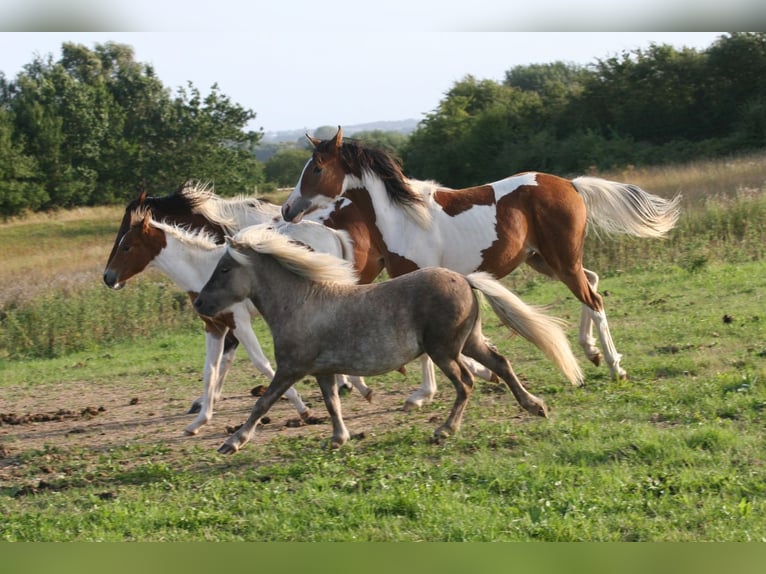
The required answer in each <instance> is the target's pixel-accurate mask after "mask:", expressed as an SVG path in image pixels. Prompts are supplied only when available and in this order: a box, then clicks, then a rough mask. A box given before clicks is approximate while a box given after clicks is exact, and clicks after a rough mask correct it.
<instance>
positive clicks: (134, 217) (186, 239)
mask: <svg viewBox="0 0 766 574" xmlns="http://www.w3.org/2000/svg"><path fill="white" fill-rule="evenodd" d="M147 213H148V214H149V221H148V223H149V225H151V226H152V227H154V228H156V229H159V230H160V231H162V232H164V233H165V234H166V235H170V236H172V237H174V238H175V239H177V240H178V241H180V242H181V243H184V244H186V245H190V246H192V247H196V248H199V249H204V250H206V251H212V250H214V249H220V247H221V244H220V243H218V242H217V241H216V237H215V235H214V234H212V233H210V232H209V231H207V230H205V229H191V228H189V227H188V226H186V225H178V224H171V223H167V222H165V221H161V220H157V219H154V217H153V216H152V212H151V209H150V208H149V207H146V206H144V207H138V208H137V209H135V210H133V212H132V213H131V214H130V226H131V227H133V226H135V225H142V224H143V222H144V218H145V217H146V214H147Z"/></svg>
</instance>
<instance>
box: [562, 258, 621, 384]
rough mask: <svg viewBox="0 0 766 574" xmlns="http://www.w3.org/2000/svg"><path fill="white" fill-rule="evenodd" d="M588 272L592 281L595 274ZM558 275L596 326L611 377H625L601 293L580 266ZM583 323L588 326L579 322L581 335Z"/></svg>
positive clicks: (586, 323)
mask: <svg viewBox="0 0 766 574" xmlns="http://www.w3.org/2000/svg"><path fill="white" fill-rule="evenodd" d="M590 274H591V281H592V280H593V277H594V276H595V275H596V274H595V273H593V272H592V271H591V272H590ZM559 276H560V278H561V280H562V281H563V282H564V283H565V284H566V286H567V287H569V289H570V290H571V291H572V293H574V294H575V296H576V297H577V298H578V299H579V300H580V301H582V302H583V304H584V305H586V308H585V309H584V311H585V312H586V313H587V314H588V315H590V319H591V321H592V323H593V324H595V326H596V331H597V332H598V338H599V340H600V341H601V350H602V351H603V353H604V362H606V364H607V366H608V367H609V370H610V371H611V373H612V377H614V378H617V379H627V378H628V375H627V373H626V372H625V369H623V368H622V367H620V359H622V355H620V354H619V353H618V352H617V349H616V348H615V346H614V341H613V340H612V334H611V332H610V331H609V323H608V322H607V320H606V311H604V302H603V300H602V299H601V295H599V294H598V293H597V292H596V291H595V289H593V287H592V286H591V282H590V281H589V280H588V276H587V274H586V273H585V270H584V269H583V268H582V267H581V266H580V268H579V269H578V270H572V271H570V272H568V273H561V274H560V275H559ZM596 283H598V282H596ZM583 324H585V327H586V328H587V327H588V322H587V321H581V322H580V333H581V335H582V331H583ZM595 362H596V361H594V363H595Z"/></svg>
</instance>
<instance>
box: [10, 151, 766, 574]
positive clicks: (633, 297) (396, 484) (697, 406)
mask: <svg viewBox="0 0 766 574" xmlns="http://www.w3.org/2000/svg"><path fill="white" fill-rule="evenodd" d="M759 157H760V156H758V157H756V158H755V160H754V159H753V158H742V159H741V160H732V161H729V162H724V163H722V162H719V163H715V164H707V163H704V164H703V163H700V164H690V165H689V166H685V167H684V168H683V169H680V168H679V169H678V170H669V169H668V168H663V169H662V170H660V171H657V172H652V171H643V172H634V173H631V174H627V175H625V176H624V177H622V176H614V177H613V179H621V180H627V181H634V182H635V183H638V184H639V185H642V186H644V187H645V188H646V189H648V190H651V191H655V192H659V193H661V194H663V195H666V196H669V195H671V194H674V193H676V192H679V191H680V192H683V193H684V196H685V198H686V199H685V203H684V210H683V215H682V218H681V220H680V221H679V225H678V228H677V229H676V230H674V232H673V233H672V234H671V236H670V237H669V238H668V239H666V240H664V241H653V240H634V239H631V238H623V237H613V238H607V239H598V238H596V237H595V236H589V237H588V239H587V245H586V252H585V264H586V266H587V267H588V268H591V269H593V270H595V271H596V272H598V273H599V274H600V276H601V283H600V285H599V290H600V292H601V293H602V294H603V295H604V302H605V305H606V310H607V315H608V317H609V324H610V327H611V331H612V334H613V337H614V340H615V344H616V346H617V349H618V351H619V352H620V353H622V355H623V360H622V365H623V367H624V368H625V369H627V371H628V375H629V379H628V380H627V381H614V380H612V379H611V378H610V376H609V374H608V371H607V370H606V368H605V367H600V368H597V367H595V366H593V365H591V364H589V363H586V361H585V360H584V359H583V358H582V357H581V353H580V352H579V347H577V344H576V332H575V331H576V325H577V323H578V321H579V314H580V306H579V304H578V303H577V302H576V301H575V300H574V298H573V296H572V295H571V294H570V293H569V291H567V290H566V288H565V287H564V286H563V285H562V284H561V283H557V282H553V281H550V280H548V279H545V278H543V277H541V276H540V275H537V274H535V273H534V272H533V271H531V270H529V269H526V268H522V269H519V270H518V271H516V272H514V273H513V274H512V275H511V276H509V277H508V278H506V279H505V282H506V284H507V285H508V286H509V287H510V288H511V289H513V290H514V291H515V292H517V293H518V294H519V295H520V296H521V297H522V298H523V299H524V300H525V301H527V302H529V303H535V304H541V305H549V308H548V312H549V313H550V314H552V315H555V316H558V317H562V318H565V319H566V320H568V321H569V322H570V324H571V326H570V328H569V330H568V335H569V338H570V342H571V343H572V346H573V348H575V350H576V354H577V355H578V357H580V361H581V364H582V365H583V367H584V371H585V376H586V381H587V383H586V385H585V386H584V387H583V388H572V387H571V386H568V383H566V382H565V380H564V379H563V377H562V376H561V375H560V374H559V373H557V372H555V371H554V370H553V369H552V368H551V365H550V363H549V362H548V361H546V360H545V359H544V358H543V357H542V356H541V354H540V353H539V352H538V351H537V350H536V349H534V348H532V347H531V346H530V345H529V344H527V343H525V342H524V341H520V340H519V338H517V337H510V336H509V335H508V333H507V332H506V331H505V330H504V329H503V328H501V327H500V326H499V322H498V321H497V320H496V319H494V318H492V316H491V313H490V314H487V313H489V312H487V313H485V321H484V323H485V332H486V333H487V334H488V335H489V336H490V337H491V338H492V340H493V341H494V343H495V344H496V345H497V346H498V347H499V348H500V350H501V351H502V352H503V353H504V354H506V355H507V356H508V357H509V358H510V359H511V360H512V361H513V362H514V368H515V369H516V371H517V373H518V374H519V376H520V378H521V379H522V381H523V382H524V384H525V385H526V386H527V387H528V388H529V389H530V391H532V392H533V393H535V394H536V395H538V396H540V397H542V398H544V399H545V401H546V403H547V404H548V406H549V407H550V409H551V417H550V418H549V419H547V420H542V419H537V418H533V417H531V416H529V415H527V414H525V413H523V412H521V411H520V409H519V408H518V407H517V405H516V404H515V402H514V401H513V399H512V397H511V396H510V394H509V393H507V392H506V393H498V392H497V390H496V388H495V386H494V385H491V384H488V383H481V382H480V383H477V390H476V391H475V392H474V395H473V396H472V397H471V401H470V403H469V405H468V408H467V411H466V414H465V418H464V424H463V428H462V429H461V432H460V433H459V434H458V435H457V436H455V437H453V438H451V439H449V440H447V441H445V442H443V443H442V444H432V443H431V441H430V437H431V435H432V433H433V430H434V428H435V427H436V426H437V425H438V423H439V422H440V421H441V420H443V419H444V418H445V417H446V414H447V412H448V410H449V408H450V406H451V403H452V400H453V397H454V394H453V390H452V389H451V388H450V387H449V385H448V384H447V383H446V380H445V378H444V377H443V376H441V375H439V378H438V380H439V385H440V391H439V393H438V395H437V397H436V399H435V401H434V402H433V403H432V404H430V405H427V406H426V407H424V408H423V409H422V411H421V412H419V413H412V414H407V413H403V412H396V411H392V412H391V414H390V417H389V418H390V422H389V423H388V424H387V426H381V424H377V425H376V424H374V423H373V420H374V419H373V418H372V417H367V416H353V415H354V414H356V411H355V406H354V404H355V403H354V402H353V397H352V398H349V399H348V400H346V399H344V409H346V411H345V413H346V417H347V424H348V425H349V428H350V430H351V432H352V434H357V433H364V436H363V437H361V438H359V437H358V438H356V439H355V440H352V441H350V442H349V443H348V444H347V445H345V446H344V447H343V448H342V449H341V450H339V451H330V450H328V449H327V447H326V439H327V438H328V436H329V434H330V428H329V425H324V426H320V427H318V428H317V429H316V432H306V433H303V434H291V433H278V432H275V433H274V434H273V436H274V438H272V439H271V440H269V441H267V442H266V441H256V442H253V443H251V444H248V445H247V446H246V447H245V448H244V449H243V450H242V451H240V452H239V453H237V454H236V455H234V456H231V457H222V456H220V455H218V454H217V453H216V452H215V450H214V448H212V447H210V446H209V445H210V444H211V442H215V440H217V439H215V437H216V436H220V437H222V436H223V432H222V430H221V425H223V424H225V423H226V422H235V421H234V420H231V421H230V420H227V419H226V416H228V417H242V418H243V417H244V412H239V411H235V412H232V411H231V409H229V410H226V409H223V410H224V411H225V412H224V413H223V414H221V415H219V414H217V415H216V416H217V417H218V418H217V419H216V420H217V421H218V422H216V424H217V425H218V426H217V427H215V428H206V429H204V430H203V433H202V436H200V437H195V438H186V439H180V438H179V437H178V436H177V435H175V434H173V440H168V439H167V438H163V439H159V438H154V437H153V436H152V435H151V432H152V430H151V429H152V428H154V427H149V428H148V429H147V430H146V431H145V432H143V433H138V435H137V437H136V438H135V439H132V440H125V441H117V442H110V443H105V444H104V445H102V446H99V445H98V444H95V446H93V445H92V442H91V445H92V446H91V447H88V448H86V447H83V446H82V444H83V443H80V442H78V441H77V440H74V439H73V440H72V441H71V442H70V443H67V442H61V441H60V442H58V443H53V442H52V441H49V442H46V441H44V440H43V441H41V443H42V446H34V447H30V446H25V444H24V439H23V434H24V432H28V433H30V434H35V433H38V434H39V435H40V436H46V435H45V432H46V431H47V430H48V429H51V428H53V427H51V426H48V427H35V426H31V427H29V428H28V429H24V431H22V432H21V438H16V439H14V440H12V441H11V440H3V436H6V435H7V434H8V433H5V434H0V447H2V448H0V540H8V541H74V540H76V541H96V540H114V541H123V540H141V541H170V540H173V541H201V540H216V541H227V540H231V541H237V540H258V541H350V540H356V541H362V540H367V541H458V540H468V541H516V540H519V541H766V479H764V477H766V467H765V466H764V465H765V464H766V426H764V423H763V421H764V414H765V411H766V313H765V312H764V309H766V248H765V247H764V246H765V245H766V196H765V195H764V193H763V189H762V187H763V184H762V182H763V181H764V175H763V169H762V167H761V166H762V165H763V162H762V161H759V159H758V158H759ZM737 174H743V177H742V179H741V181H738V180H737V178H736V176H737ZM120 215H121V211H118V210H112V211H110V212H108V214H107V215H105V214H104V213H101V212H99V215H98V219H99V220H100V222H99V223H94V222H93V221H92V220H93V217H89V216H88V214H87V213H85V214H77V215H76V217H71V218H67V219H66V226H65V229H62V227H61V226H59V225H56V226H54V227H53V228H52V230H51V233H52V234H53V235H52V236H51V237H48V236H47V235H46V229H48V228H49V227H50V222H49V221H38V220H30V221H28V222H27V221H19V222H13V223H10V224H7V225H2V226H0V240H2V241H3V244H4V246H7V247H8V249H7V250H6V251H4V255H3V259H4V263H5V262H6V261H5V260H6V259H7V263H8V265H7V266H3V269H0V412H7V407H6V406H5V405H6V404H12V403H14V404H15V403H16V402H18V401H19V400H20V399H25V400H26V404H34V401H35V399H38V400H40V401H42V402H46V404H50V403H52V401H54V400H55V399H57V396H56V394H57V393H61V392H63V391H62V390H66V391H67V392H69V393H70V394H72V395H73V396H75V397H76V396H77V393H78V392H81V393H82V395H83V396H88V397H92V396H94V390H95V391H96V392H95V396H98V393H97V391H98V390H99V389H102V390H103V393H104V394H106V393H107V392H108V393H119V396H120V400H121V401H122V400H123V398H124V399H125V400H124V402H127V400H128V399H129V398H130V397H131V396H132V393H134V392H137V391H138V390H140V391H141V393H142V394H141V396H142V400H146V401H148V402H150V403H151V401H154V402H155V403H154V404H156V405H157V410H158V411H159V410H160V409H165V411H166V412H171V413H177V414H174V415H173V420H171V421H170V424H171V427H170V428H172V429H173V430H172V432H173V433H175V432H176V430H175V429H176V428H178V433H179V434H180V429H181V428H182V425H183V424H185V422H186V420H187V418H186V417H185V415H182V412H183V410H184V409H185V407H187V406H188V401H189V400H191V399H192V398H193V397H196V396H197V394H198V392H199V381H200V371H201V367H202V360H203V347H204V341H203V338H202V336H201V329H200V322H199V320H198V319H196V318H195V317H194V314H193V313H192V312H191V310H190V309H189V307H188V304H185V300H186V299H185V296H183V295H182V294H179V293H177V292H175V291H174V290H173V289H171V288H169V287H168V286H167V283H166V282H164V281H162V280H159V279H158V277H157V275H155V274H147V275H146V276H145V277H141V278H137V280H136V281H135V282H134V283H132V284H129V285H128V286H127V287H126V288H125V289H124V290H122V291H121V292H119V293H114V292H110V291H108V290H106V289H105V288H104V287H103V286H102V285H100V273H101V270H102V269H103V265H104V263H105V258H106V256H107V254H108V250H109V248H110V247H111V241H112V238H113V235H112V234H113V233H114V231H116V228H117V224H118V222H119V216H120ZM106 219H109V220H111V219H113V220H114V221H113V226H112V225H104V221H105V220H106ZM53 237H55V238H56V240H55V241H56V242H55V243H52V241H53V239H52V238H53ZM78 238H81V239H78ZM59 241H61V242H65V243H62V245H65V247H63V248H62V249H63V252H60V250H56V249H53V248H52V247H51V246H53V245H59V243H58V242H59ZM48 252H50V253H48ZM48 255H50V257H48ZM67 268H75V269H77V270H78V273H79V272H80V271H82V272H83V273H84V274H85V277H86V280H85V281H79V282H78V281H74V282H73V283H65V284H63V286H62V284H61V283H60V275H62V273H63V271H62V270H65V269H67ZM41 270H42V271H41ZM41 273H42V275H41ZM30 294H31V295H30ZM255 327H256V332H257V333H258V336H259V339H260V341H261V343H262V344H263V347H264V351H265V352H266V354H267V356H273V349H272V348H271V340H270V337H269V335H268V332H267V330H266V328H265V326H264V325H263V323H262V321H260V320H258V319H256V321H255ZM240 355H243V356H244V353H243V352H241V351H240ZM243 356H242V357H240V358H239V359H238V362H237V364H235V368H234V369H233V370H232V373H231V374H230V376H229V379H228V380H227V383H226V385H227V392H228V393H230V394H234V395H240V396H241V395H242V394H244V392H243V389H246V388H249V386H251V384H252V381H253V373H254V371H253V369H252V368H247V367H246V359H244V357H243ZM419 376H420V374H419V367H418V366H417V365H416V364H415V365H411V366H410V375H409V378H408V379H407V380H406V381H405V382H402V377H401V376H400V375H398V374H390V375H386V376H382V377H376V378H374V379H372V380H370V381H368V383H369V384H370V385H371V386H372V387H373V388H374V389H375V391H376V393H377V396H379V397H383V398H387V399H388V400H389V401H394V404H399V402H398V401H401V400H403V399H404V397H405V396H406V394H407V393H408V392H409V391H410V390H411V389H412V388H413V387H414V386H416V385H417V383H418V382H419ZM260 382H263V381H262V380H261V381H260ZM299 387H300V391H301V393H302V394H304V398H306V397H307V396H313V397H314V398H313V399H311V400H314V401H316V404H315V409H316V410H318V411H321V410H322V408H323V407H322V406H321V401H317V400H316V387H315V385H314V384H312V383H309V382H302V383H300V385H299ZM312 393H313V395H312ZM123 395H124V396H123ZM357 398H358V397H357ZM70 399H71V397H70ZM78 404H79V403H78ZM121 404H122V403H121ZM229 404H231V403H229ZM247 404H250V403H249V401H248V403H247ZM346 405H348V407H347V406H346ZM83 406H84V405H83ZM224 407H226V405H225V404H224ZM248 408H249V407H248ZM146 416H147V417H152V418H159V417H160V416H161V415H160V414H157V415H152V414H151V413H149V414H146ZM147 420H149V422H151V420H150V419H147ZM140 422H141V421H139V423H140ZM239 422H241V421H239ZM97 423H98V419H97V420H96V421H95V422H94V425H96V426H94V427H93V428H100V427H98V426H97ZM47 424H49V425H52V424H54V423H47ZM176 425H177V427H176ZM80 426H81V427H82V429H81V430H85V431H86V432H88V429H89V428H90V427H89V426H88V423H87V421H86V422H83V423H82V424H81V425H80ZM216 429H217V430H216ZM2 430H3V431H5V430H7V429H2ZM139 430H140V429H139ZM49 432H51V433H52V434H53V431H49ZM91 432H94V433H97V432H99V431H91ZM101 432H104V433H108V428H104V430H103V431H101ZM216 433H217V434H216ZM163 436H167V435H163ZM96 437H98V435H97V434H96ZM218 444H220V443H218ZM6 447H7V448H6ZM3 453H5V454H3ZM623 566H627V564H626V565H623V564H622V563H621V566H620V567H623Z"/></svg>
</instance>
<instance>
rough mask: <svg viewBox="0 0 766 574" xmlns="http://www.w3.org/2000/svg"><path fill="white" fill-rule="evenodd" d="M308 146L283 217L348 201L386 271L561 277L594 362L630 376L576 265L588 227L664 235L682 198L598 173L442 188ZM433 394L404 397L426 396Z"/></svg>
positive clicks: (334, 145) (342, 145)
mask: <svg viewBox="0 0 766 574" xmlns="http://www.w3.org/2000/svg"><path fill="white" fill-rule="evenodd" d="M307 137H308V138H309V140H310V141H311V143H312V145H313V146H314V150H313V154H312V157H311V158H310V159H309V161H308V162H307V163H306V165H305V167H304V168H303V171H302V173H301V176H300V178H299V180H298V183H297V185H296V186H295V189H294V190H293V192H292V193H291V194H290V196H289V197H288V198H287V200H286V201H285V203H284V205H283V206H282V216H283V217H284V219H285V220H287V221H299V220H300V219H301V217H302V216H303V214H304V213H307V212H309V211H311V210H312V209H316V208H318V207H321V206H323V205H327V204H328V202H331V201H334V200H335V198H337V197H339V196H345V197H347V198H349V199H350V200H351V201H352V202H353V203H355V204H356V205H357V206H358V207H359V209H360V210H361V212H362V217H363V218H364V219H365V221H366V222H367V224H368V225H369V226H370V230H371V234H372V237H373V238H374V241H375V245H376V246H377V248H378V249H379V250H380V251H381V252H382V253H383V254H384V259H385V266H386V270H387V271H388V274H389V275H390V276H391V277H397V276H399V275H402V274H404V273H408V272H410V271H413V270H415V269H419V268H422V267H426V266H431V265H438V266H442V267H447V268H449V269H453V270H455V271H458V272H460V273H463V274H467V273H471V272H474V271H486V272H488V273H491V274H492V275H493V276H495V277H496V278H502V277H504V276H505V275H507V274H509V273H510V272H511V271H513V270H514V269H516V268H517V267H518V266H519V265H521V264H522V263H527V264H528V265H530V266H531V267H532V268H534V269H535V270H537V271H539V272H540V273H543V274H545V275H547V276H549V277H552V278H554V279H558V280H559V281H561V282H562V283H564V284H565V285H566V286H567V287H568V288H569V289H570V290H571V292H572V293H573V294H574V295H575V297H577V299H579V300H580V302H581V303H582V313H581V318H580V331H579V343H580V345H581V346H582V348H583V350H584V352H585V356H586V357H587V358H588V359H589V360H591V361H592V362H593V363H594V364H595V365H599V364H600V362H601V351H599V349H598V347H597V346H596V340H595V338H594V337H593V326H594V324H595V326H596V330H597V333H598V337H599V340H600V342H601V348H602V350H603V354H604V359H605V362H606V364H607V365H608V366H609V369H610V371H611V374H612V376H613V377H615V378H622V379H624V378H627V373H626V372H625V370H624V369H623V368H622V367H621V366H620V359H621V355H620V354H619V353H618V352H617V349H616V348H615V345H614V342H613V340H612V335H611V334H610V332H609V326H608V323H607V318H606V313H605V311H604V304H603V300H602V298H601V295H599V293H598V291H597V288H598V280H599V277H598V275H597V274H596V273H595V272H593V271H591V270H588V269H585V268H584V267H583V263H582V257H583V244H584V241H585V234H586V230H587V227H588V224H590V225H592V226H594V227H596V228H597V229H600V230H603V231H605V232H607V233H626V234H630V235H634V236H637V237H663V236H665V235H666V234H667V233H668V232H669V231H670V230H671V229H673V227H674V226H675V224H676V222H677V220H678V217H679V213H680V210H679V203H680V199H681V198H680V196H676V197H674V198H673V199H670V200H667V199H663V198H661V197H658V196H656V195H653V194H650V193H647V192H646V191H644V190H643V189H641V188H640V187H638V186H635V185H631V184H625V183H618V182H613V181H608V180H605V179H601V178H596V177H577V178H575V179H572V180H569V179H564V178H561V177H557V176H555V175H551V174H547V173H539V172H525V173H519V174H516V175H512V176H510V177H507V178H505V179H502V180H500V181H496V182H494V183H488V184H485V185H479V186H475V187H468V188H465V189H449V188H445V187H442V186H440V185H439V184H437V183H435V182H433V181H420V180H416V179H411V178H408V177H406V176H405V175H404V174H403V173H402V170H401V167H400V165H399V164H398V163H397V162H396V161H395V160H394V159H393V158H392V157H391V156H390V155H389V154H387V153H386V152H384V151H381V150H377V149H374V148H370V147H366V146H364V145H362V144H360V143H358V142H354V141H344V140H343V134H342V130H341V128H340V126H338V132H337V133H336V134H335V137H333V138H330V139H327V140H319V139H317V138H313V137H310V136H308V135H307ZM435 391H436V389H435V388H433V389H431V392H430V395H428V394H427V395H426V396H423V395H421V394H419V392H416V393H415V394H413V395H412V396H410V397H409V398H408V399H407V400H408V401H411V402H413V403H415V404H421V403H422V402H423V401H424V400H425V401H428V400H430V399H431V397H432V396H433V393H434V392H435Z"/></svg>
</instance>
